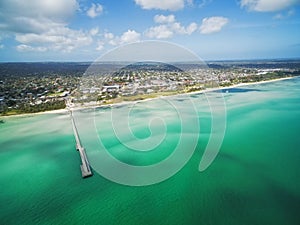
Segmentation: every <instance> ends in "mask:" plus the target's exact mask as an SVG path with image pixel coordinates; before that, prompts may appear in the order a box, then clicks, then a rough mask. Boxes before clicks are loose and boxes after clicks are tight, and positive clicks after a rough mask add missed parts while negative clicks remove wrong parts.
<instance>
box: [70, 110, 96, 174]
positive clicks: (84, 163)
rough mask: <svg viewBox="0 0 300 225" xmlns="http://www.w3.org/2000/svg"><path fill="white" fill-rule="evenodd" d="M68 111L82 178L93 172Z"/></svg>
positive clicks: (72, 118)
mask: <svg viewBox="0 0 300 225" xmlns="http://www.w3.org/2000/svg"><path fill="white" fill-rule="evenodd" d="M70 113H71V121H72V127H73V131H74V136H75V140H76V149H77V151H79V154H80V158H81V165H80V169H81V175H82V177H83V178H85V177H90V176H92V175H93V173H92V171H91V168H90V164H89V161H88V159H87V156H86V154H85V149H84V148H83V147H82V145H81V142H80V139H79V135H78V131H77V128H76V124H75V121H74V117H73V114H72V111H70Z"/></svg>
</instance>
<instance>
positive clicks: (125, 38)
mask: <svg viewBox="0 0 300 225" xmlns="http://www.w3.org/2000/svg"><path fill="white" fill-rule="evenodd" d="M140 37H141V34H140V33H138V32H136V31H135V30H128V31H126V32H124V33H123V34H122V36H121V38H120V41H121V44H124V43H131V42H137V41H139V40H140Z"/></svg>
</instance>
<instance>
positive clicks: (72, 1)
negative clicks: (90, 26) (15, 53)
mask: <svg viewBox="0 0 300 225" xmlns="http://www.w3.org/2000/svg"><path fill="white" fill-rule="evenodd" d="M0 8H1V13H0V21H1V22H0V28H2V29H4V30H5V31H10V32H17V33H18V32H19V33H24V32H36V33H37V32H42V31H45V30H47V29H48V27H53V26H56V25H57V24H65V21H66V20H68V19H69V18H70V17H71V16H72V15H73V14H74V13H75V11H76V10H77V9H78V4H77V2H76V0H64V1H62V0H43V1H40V0H27V1H26V2H24V1H17V0H14V1H12V0H1V2H0Z"/></svg>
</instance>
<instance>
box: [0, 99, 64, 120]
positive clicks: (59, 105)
mask: <svg viewBox="0 0 300 225" xmlns="http://www.w3.org/2000/svg"><path fill="white" fill-rule="evenodd" d="M64 108H66V103H65V101H64V100H55V101H51V102H47V103H41V104H35V105H31V104H28V103H25V104H22V105H20V106H19V107H18V108H17V109H15V108H9V107H3V108H2V109H0V115H2V116H5V115H14V114H22V113H37V112H45V111H50V110H56V109H64Z"/></svg>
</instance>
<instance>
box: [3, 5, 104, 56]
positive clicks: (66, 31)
mask: <svg viewBox="0 0 300 225" xmlns="http://www.w3.org/2000/svg"><path fill="white" fill-rule="evenodd" d="M0 8H1V13H0V21H1V22H0V32H1V31H2V32H4V33H6V34H8V35H14V36H15V39H16V41H18V42H19V45H18V46H17V47H16V49H17V50H18V51H23V52H25V51H38V52H44V51H62V52H70V51H72V50H74V49H77V48H80V47H82V46H87V45H90V44H91V43H92V42H93V36H95V35H97V34H98V32H99V29H98V28H94V29H91V30H89V31H82V30H75V29H71V28H69V27H68V21H69V19H70V18H71V16H72V15H74V14H75V12H76V10H78V8H79V7H78V3H77V1H76V0H43V1H41V0H27V1H26V2H24V1H19V0H1V2H0Z"/></svg>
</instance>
